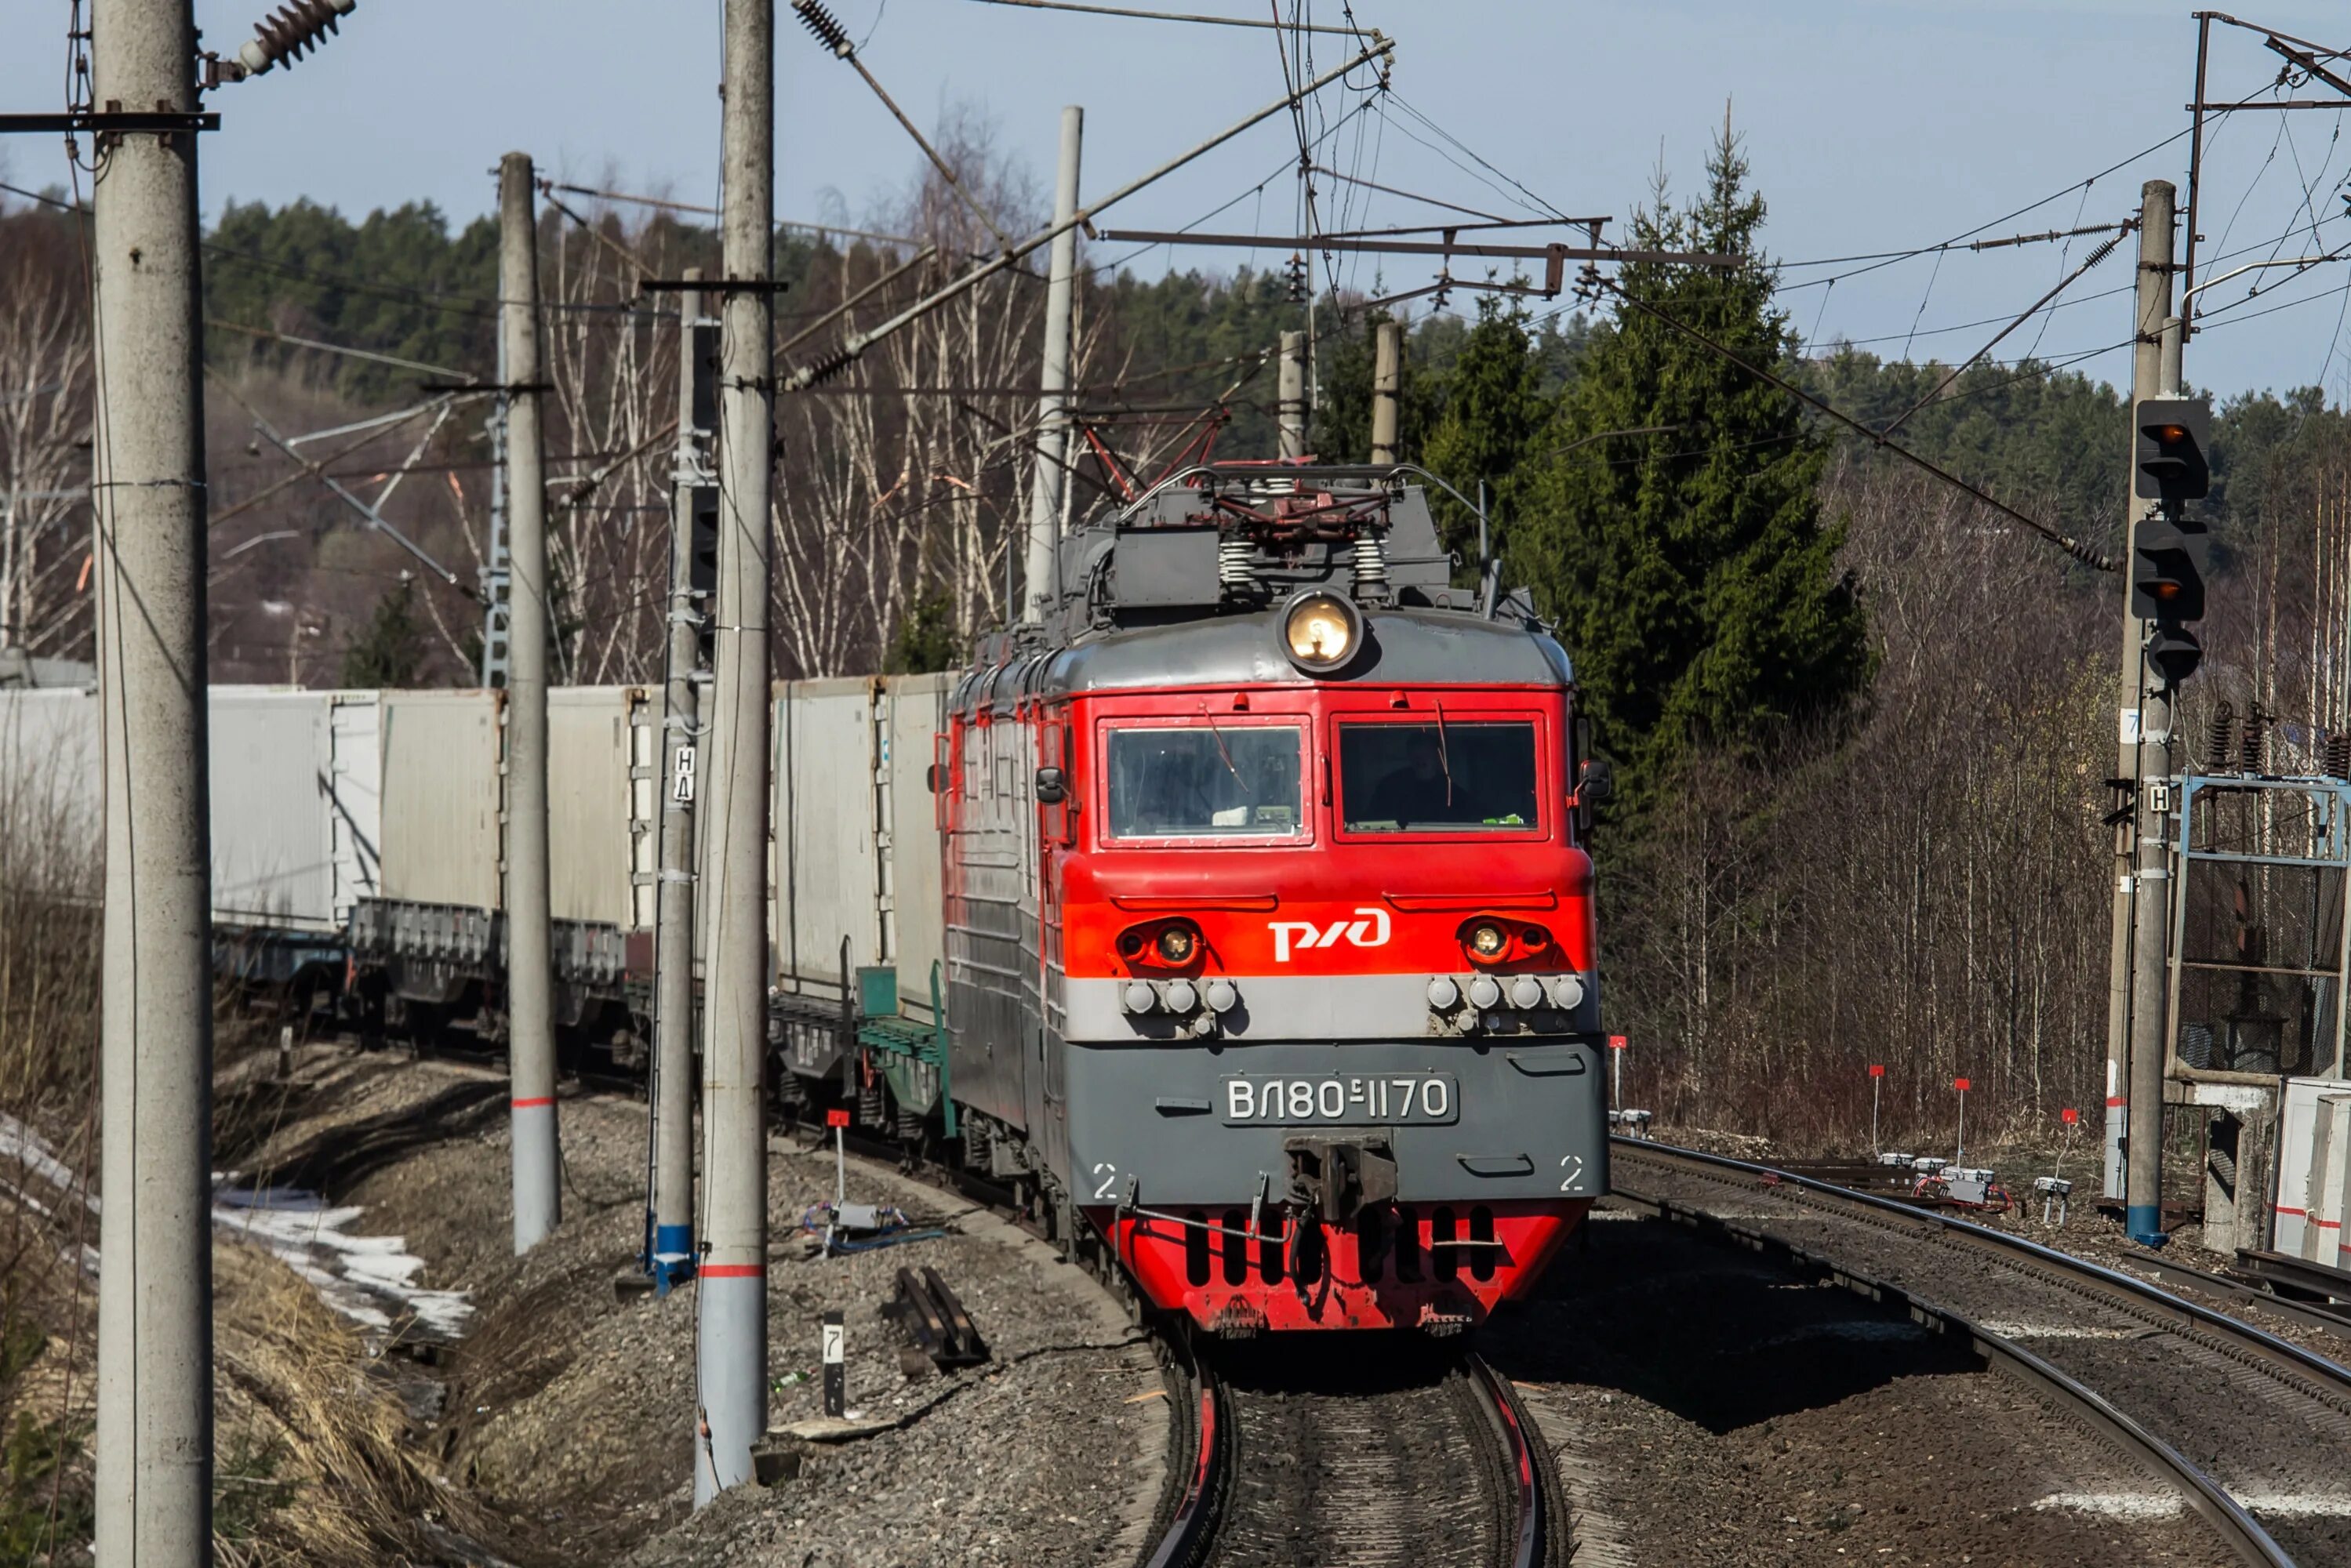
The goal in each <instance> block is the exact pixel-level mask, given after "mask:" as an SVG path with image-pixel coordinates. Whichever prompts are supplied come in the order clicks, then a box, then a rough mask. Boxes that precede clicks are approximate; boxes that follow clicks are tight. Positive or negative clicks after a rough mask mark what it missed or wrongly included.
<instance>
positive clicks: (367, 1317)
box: [0, 1115, 474, 1339]
mask: <svg viewBox="0 0 2351 1568" xmlns="http://www.w3.org/2000/svg"><path fill="white" fill-rule="evenodd" d="M12 1166H13V1167H14V1169H15V1170H16V1171H20V1172H23V1173H25V1174H26V1176H38V1177H40V1178H41V1179H42V1180H44V1181H47V1183H48V1184H49V1185H50V1186H54V1187H56V1188H57V1190H58V1191H59V1192H62V1193H65V1194H67V1195H68V1197H70V1196H71V1195H72V1193H73V1192H74V1189H75V1187H76V1186H78V1183H77V1182H76V1180H75V1178H74V1173H73V1171H72V1170H71V1169H69V1168H68V1166H66V1164H65V1162H64V1161H62V1160H60V1159H58V1158H57V1155H54V1154H53V1153H51V1152H50V1150H49V1147H48V1145H47V1144H45V1143H43V1142H42V1141H41V1136H40V1134H37V1133H36V1132H34V1131H33V1129H32V1128H30V1127H28V1126H26V1125H25V1124H23V1123H22V1122H19V1121H17V1120H16V1119H15V1118H13V1117H11V1116H6V1115H0V1197H6V1198H10V1199H13V1200H14V1201H15V1202H16V1203H18V1204H20V1205H22V1206H23V1207H26V1208H28V1209H30V1210H31V1211H32V1212H34V1213H36V1214H38V1215H41V1216H43V1217H45V1218H55V1216H56V1212H57V1211H56V1209H55V1208H54V1207H52V1206H51V1205H49V1204H47V1203H44V1202H42V1201H41V1200H40V1199H39V1198H37V1197H34V1196H33V1195H32V1194H31V1193H30V1192H28V1191H26V1189H25V1187H24V1186H22V1185H21V1184H19V1183H17V1182H16V1181H13V1180H11V1179H10V1174H11V1173H10V1167H12ZM82 1202H83V1203H85V1204H87V1205H88V1206H89V1209H90V1212H92V1213H93V1214H94V1213H96V1212H97V1211H98V1197H97V1195H96V1194H94V1193H85V1194H83V1195H82ZM363 1212H364V1210H362V1209H361V1208H360V1207H358V1206H357V1205H355V1204H342V1205H337V1206H332V1207H330V1206H329V1205H328V1204H327V1203H325V1202H324V1201H322V1200H321V1199H320V1198H319V1195H318V1194H316V1193H313V1192H306V1191H304V1190H303V1189H302V1188H300V1187H292V1186H262V1187H253V1186H241V1185H239V1183H238V1180H237V1177H236V1176H235V1174H234V1173H231V1174H229V1175H225V1176H223V1175H220V1174H217V1173H215V1174H214V1176H213V1202H212V1220H213V1228H214V1230H216V1231H222V1232H225V1233H227V1234H229V1235H232V1236H235V1237H236V1238H237V1239H240V1240H243V1241H246V1242H247V1243H249V1244H250V1245H253V1246H256V1247H259V1248H261V1249H264V1250H265V1251H266V1252H268V1253H269V1254H270V1255H271V1256H272V1257H274V1258H277V1259H278V1260H280V1261H282V1262H283V1263H285V1264H286V1266H287V1267H288V1268H290V1269H292V1270H294V1271H295V1272H296V1273H297V1274H299V1275H300V1276H301V1277H302V1278H303V1279H304V1280H305V1281H308V1283H309V1285H310V1286H311V1288H312V1289H314V1290H316V1291H318V1292H319V1297H320V1299H321V1300H323V1301H325V1302H326V1303H327V1304H328V1305H329V1307H332V1308H333V1309H334V1310H335V1311H337V1312H340V1313H342V1314H343V1315H344V1316H345V1317H347V1318H349V1319H350V1320H351V1321H352V1322H356V1323H359V1324H360V1325H361V1326H363V1327H366V1328H371V1329H381V1330H389V1329H391V1328H392V1326H393V1324H394V1323H396V1322H400V1321H401V1320H402V1319H404V1318H409V1317H413V1318H414V1320H415V1321H416V1322H418V1323H419V1324H420V1325H421V1326H423V1328H424V1329H425V1330H426V1331H427V1332H428V1333H433V1334H436V1335H439V1336H441V1337H443V1338H448V1339H454V1338H455V1337H457V1336H458V1335H459V1334H462V1333H465V1320H466V1319H468V1318H470V1317H472V1316H473V1315H474V1307H473V1303H472V1302H471V1301H468V1300H467V1299H466V1292H465V1291H428V1290H426V1289H424V1288H423V1287H422V1286H420V1285H418V1284H417V1283H416V1277H417V1276H418V1275H419V1274H421V1273H423V1270H424V1260H423V1259H422V1258H419V1257H417V1256H416V1255H415V1254H414V1253H413V1252H410V1251H409V1250H408V1249H407V1242H406V1240H405V1239H403V1238H402V1237H398V1236H359V1235H354V1234H352V1233H351V1231H350V1229H349V1227H350V1225H351V1224H352V1222H354V1221H355V1220H357V1219H358V1218H360V1214H361V1213H363ZM59 1256H60V1257H61V1258H62V1259H64V1260H66V1261H68V1262H71V1261H72V1260H73V1253H72V1251H71V1250H70V1249H68V1250H66V1251H64V1252H61V1253H60V1254H59ZM98 1264H99V1254H98V1249H97V1248H95V1247H90V1246H87V1245H85V1246H84V1247H83V1248H82V1249H81V1266H82V1268H83V1269H84V1270H86V1271H88V1272H89V1273H91V1274H95V1273H97V1272H98Z"/></svg>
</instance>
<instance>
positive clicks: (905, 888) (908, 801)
mask: <svg viewBox="0 0 2351 1568" xmlns="http://www.w3.org/2000/svg"><path fill="white" fill-rule="evenodd" d="M954 679H955V677H954V676H952V675H947V674H935V675H896V676H893V677H891V680H890V724H889V728H888V730H887V732H886V733H887V736H888V740H889V752H888V755H887V756H886V757H885V758H883V763H884V766H885V767H886V768H887V769H888V772H889V779H890V894H891V912H892V915H893V923H894V925H895V926H896V946H897V951H896V954H895V959H896V963H897V966H898V1010H899V1011H900V1012H903V1013H904V1014H905V1015H906V1016H907V1017H909V1018H914V1019H921V1020H922V1021H924V1022H925V1023H932V1022H935V1021H936V1020H935V1019H934V1018H933V1017H932V1013H931V966H932V965H933V964H935V963H942V961H943V960H944V959H945V957H946V894H945V891H944V882H945V875H946V863H945V858H944V854H945V851H944V846H945V841H946V837H945V835H944V834H943V833H941V832H940V831H939V826H938V800H937V797H935V796H934V795H933V794H932V793H931V787H930V768H931V764H932V763H933V761H935V759H936V753H935V738H936V737H938V736H939V735H940V734H941V733H943V732H944V731H945V730H946V727H947V691H948V688H949V686H950V685H952V684H953V682H954ZM939 993H940V998H941V1000H942V1001H944V1000H945V998H946V969H945V967H942V968H941V969H940V973H939Z"/></svg>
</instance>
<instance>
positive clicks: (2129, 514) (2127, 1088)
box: [2103, 180, 2173, 1198]
mask: <svg viewBox="0 0 2351 1568" xmlns="http://www.w3.org/2000/svg"><path fill="white" fill-rule="evenodd" d="M2172 194H2173V193H2172V185H2171V182H2169V181H2168V180H2149V181H2148V182H2147V183H2146V184H2145V185H2144V186H2142V187H2141V188H2140V191H2139V231H2138V288H2137V293H2136V295H2135V297H2134V298H2133V301H2132V308H2131V329H2132V333H2133V335H2134V338H2135V340H2136V351H2135V352H2134V353H2133V355H2132V357H2131V397H2132V400H2133V401H2134V402H2136V401H2137V399H2139V398H2144V397H2154V396H2155V395H2156V394H2157V388H2158V386H2159V385H2160V384H2161V381H2162V363H2163V353H2162V335H2163V319H2164V318H2165V317H2167V316H2168V315H2170V314H2171V256H2172V240H2173V234H2172ZM2132 439H2133V445H2132V446H2131V447H2130V448H2126V456H2125V465H2124V470H2123V508H2124V510H2123V551H2122V554H2123V571H2122V579H2123V582H2122V592H2123V638H2122V677H2121V682H2120V685H2119V687H2118V694H2119V695H2118V697H2117V702H2116V716H2117V718H2118V721H2119V722H2118V724H2117V730H2118V733H2117V735H2116V756H2115V774H2114V776H2115V777H2116V779H2130V780H2131V781H2132V783H2133V786H2134V788H2135V789H2136V788H2137V786H2138V778H2139V743H2138V737H2139V734H2140V733H2141V728H2142V722H2143V716H2142V714H2141V711H2140V700H2139V699H2140V692H2141V689H2142V685H2143V682H2142V680H2141V676H2142V674H2143V672H2144V667H2145V664H2146V660H2145V657H2144V653H2143V651H2142V645H2143V644H2144V643H2145V642H2146V637H2147V627H2146V623H2145V622H2141V621H2140V620H2138V619H2137V617H2136V616H2134V615H2132V614H2131V612H2130V577H2131V573H2130V562H2131V559H2132V558H2131V549H2130V546H2131V539H2132V536H2133V535H2134V533H2135V532H2136V530H2137V527H2138V518H2139V516H2140V514H2141V513H2142V511H2143V510H2145V506H2144V504H2143V503H2142V502H2140V501H2139V500H2138V499H2137V466H2136V457H2135V453H2136V450H2137V433H2136V432H2133V436H2132ZM2165 727H2166V728H2167V729H2168V727H2169V725H2168V722H2167V723H2166V726H2165ZM2142 793H2143V791H2142ZM2144 803H2145V802H2144V800H2138V799H2135V800H2133V802H2132V805H2131V815H2130V816H2129V817H2128V818H2127V819H2126V820H2125V821H2123V822H2122V823H2120V824H2119V825H2118V826H2116V829H2115V867H2114V874H2115V894H2114V908H2113V924H2112V928H2111V932H2110V941H2109V944H2108V948H2107V967H2106V974H2107V983H2106V1129H2105V1132H2106V1137H2105V1171H2104V1176H2105V1180H2104V1184H2103V1190H2104V1192H2105V1196H2106V1197H2109V1198H2122V1197H2124V1196H2125V1188H2126V1185H2127V1184H2126V1172H2125V1169H2124V1156H2123V1150H2124V1146H2125V1142H2126V1139H2125V1133H2126V1127H2127V1124H2128V1123H2129V1120H2130V1101H2131V1095H2132V1093H2133V1092H2134V1089H2133V1086H2132V1079H2133V1074H2132V1072H2131V1068H2130V1042H2131V1032H2132V1031H2131V1011H2132V993H2133V986H2132V980H2131V969H2132V963H2133V957H2132V949H2133V936H2134V927H2135V925H2136V924H2137V905H2138V881H2137V864H2138V857H2139V842H2138V840H2139V836H2140V825H2139V812H2140V810H2141V809H2142V808H2143V806H2144ZM2158 886H2160V884H2159V883H2158ZM2156 1082H2157V1086H2158V1089H2159V1088H2160V1087H2161V1074H2160V1072H2159V1071H2158V1076H2157V1080H2156Z"/></svg>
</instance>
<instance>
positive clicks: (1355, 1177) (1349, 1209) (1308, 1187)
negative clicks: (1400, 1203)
mask: <svg viewBox="0 0 2351 1568" xmlns="http://www.w3.org/2000/svg"><path fill="white" fill-rule="evenodd" d="M1281 1149H1282V1153H1283V1154H1285V1155H1288V1156H1289V1157H1290V1200H1291V1201H1292V1202H1294V1203H1299V1204H1303V1205H1306V1206H1308V1207H1311V1208H1313V1209H1315V1210H1317V1211H1319V1212H1320V1213H1322V1214H1324V1215H1327V1216H1329V1217H1330V1218H1331V1221H1332V1223H1333V1224H1336V1225H1350V1224H1353V1222H1354V1218H1355V1216H1356V1215H1357V1214H1358V1213H1360V1212H1361V1211H1362V1210H1363V1209H1364V1207H1366V1206H1368V1205H1372V1204H1379V1203H1389V1202H1393V1201H1394V1200H1395V1195H1396V1164H1395V1148H1394V1146H1393V1145H1390V1144H1389V1142H1388V1140H1387V1138H1386V1137H1385V1136H1384V1135H1378V1134H1354V1135H1351V1136H1341V1137H1314V1138H1290V1139H1288V1140H1286V1141H1285V1142H1284V1143H1283V1144H1282V1145H1281Z"/></svg>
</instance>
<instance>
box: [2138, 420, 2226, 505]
mask: <svg viewBox="0 0 2351 1568" xmlns="http://www.w3.org/2000/svg"><path fill="white" fill-rule="evenodd" d="M2131 422H2132V424H2133V425H2134V427H2135V428H2136V431H2137V434H2136V436H2135V438H2134V439H2135V440H2136V442H2137V448H2136V451H2135V452H2134V454H2133V460H2132V462H2133V469H2134V478H2133V481H2132V487H2133V488H2134V489H2135V490H2136V491H2137V493H2138V494H2139V495H2140V496H2142V497H2145V498H2147V500H2150V501H2156V500H2159V501H2161V502H2163V503H2164V505H2166V506H2178V505H2179V504H2180V503H2181V502H2184V501H2199V500H2202V499H2203V498H2204V497H2205V496H2206V494H2208V493H2209V492H2210V490H2211V488H2212V465H2211V460H2210V458H2209V457H2207V456H2206V455H2205V454H2206V452H2207V451H2208V449H2209V448H2210V445H2211V439H2212V411H2211V410H2210V409H2209V408H2207V407H2206V406H2205V404H2204V402H2203V400H2202V399H2200V398H2187V397H2150V398H2142V399H2140V400H2139V402H2138V404H2137V407H2135V408H2134V409H2133V410H2132V411H2131Z"/></svg>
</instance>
